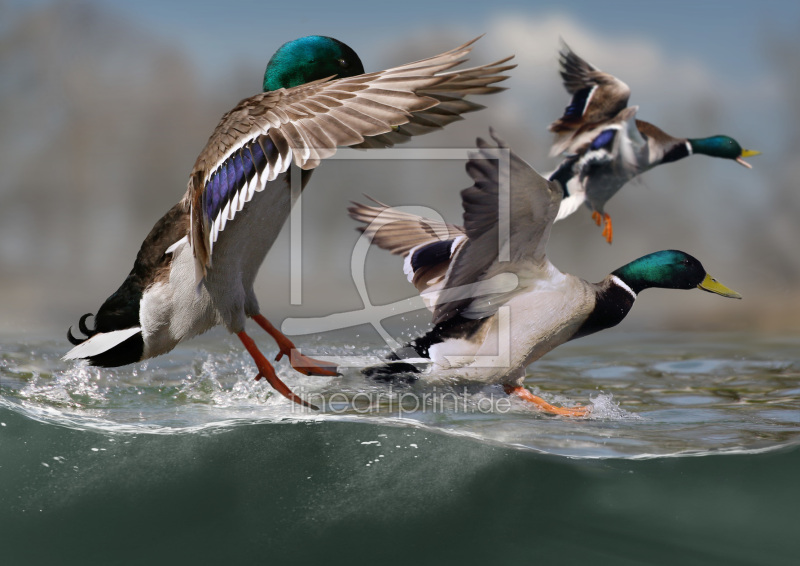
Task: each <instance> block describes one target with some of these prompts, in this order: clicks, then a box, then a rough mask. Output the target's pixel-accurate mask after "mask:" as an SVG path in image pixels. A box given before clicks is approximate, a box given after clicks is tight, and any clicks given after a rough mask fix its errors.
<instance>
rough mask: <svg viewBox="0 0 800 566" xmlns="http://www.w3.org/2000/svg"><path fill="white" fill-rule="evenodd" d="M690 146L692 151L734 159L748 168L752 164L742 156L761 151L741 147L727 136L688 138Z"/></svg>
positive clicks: (756, 153) (750, 167)
mask: <svg viewBox="0 0 800 566" xmlns="http://www.w3.org/2000/svg"><path fill="white" fill-rule="evenodd" d="M689 145H691V146H692V153H702V154H703V155H710V156H712V157H722V158H723V159H734V160H735V161H736V162H737V163H740V164H741V165H744V166H745V167H747V168H748V169H752V168H753V166H752V165H750V164H749V163H748V162H747V161H745V160H744V159H743V158H744V157H752V156H753V155H758V154H760V153H761V152H760V151H756V150H754V149H742V146H741V145H739V142H737V141H736V140H735V139H733V138H732V137H729V136H711V137H710V138H699V139H691V140H689Z"/></svg>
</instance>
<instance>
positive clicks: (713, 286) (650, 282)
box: [612, 250, 742, 299]
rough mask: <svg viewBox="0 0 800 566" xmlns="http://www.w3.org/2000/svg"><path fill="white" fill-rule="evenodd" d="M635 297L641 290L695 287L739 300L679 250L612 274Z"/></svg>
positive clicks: (657, 255)
mask: <svg viewBox="0 0 800 566" xmlns="http://www.w3.org/2000/svg"><path fill="white" fill-rule="evenodd" d="M612 275H616V276H617V277H619V278H620V279H621V280H622V281H624V282H625V284H626V285H628V286H629V287H630V288H631V289H632V290H633V292H634V293H636V294H637V295H638V294H639V293H640V292H641V291H643V290H644V289H649V288H650V287H660V288H662V289H694V288H695V287H697V288H699V289H702V290H704V291H708V292H710V293H716V294H717V295H722V296H723V297H731V298H734V299H741V298H742V296H741V295H740V294H739V293H737V292H736V291H732V290H731V289H728V288H727V287H726V286H725V285H723V284H722V283H719V282H718V281H717V280H716V279H714V278H713V277H711V276H710V275H708V274H707V273H706V270H705V269H704V268H703V265H702V264H701V263H700V262H699V261H698V260H697V259H695V258H693V257H692V256H690V255H689V254H687V253H685V252H682V251H679V250H663V251H660V252H655V253H652V254H649V255H646V256H644V257H640V258H639V259H637V260H634V261H632V262H630V263H629V264H627V265H623V266H622V267H620V268H619V269H617V270H616V271H614V272H613V273H612Z"/></svg>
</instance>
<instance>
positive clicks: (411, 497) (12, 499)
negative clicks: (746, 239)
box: [0, 332, 800, 564]
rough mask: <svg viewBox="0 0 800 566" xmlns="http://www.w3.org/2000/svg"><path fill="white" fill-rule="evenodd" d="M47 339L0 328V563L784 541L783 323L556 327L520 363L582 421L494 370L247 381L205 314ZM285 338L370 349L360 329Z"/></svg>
mask: <svg viewBox="0 0 800 566" xmlns="http://www.w3.org/2000/svg"><path fill="white" fill-rule="evenodd" d="M259 343H260V344H261V345H262V347H263V349H264V351H265V352H268V351H272V350H273V349H274V348H273V347H272V345H271V344H270V343H269V342H268V341H267V340H266V339H263V340H260V341H259ZM356 344H357V345H356ZM66 346H67V344H65V341H64V340H62V339H60V338H47V337H46V338H42V339H29V340H27V341H24V342H17V343H14V342H8V341H7V342H5V343H4V344H3V345H2V346H1V347H0V503H1V505H0V533H3V534H5V535H6V536H5V537H4V538H6V541H5V542H4V549H5V550H4V551H0V553H2V556H4V557H5V558H6V559H8V560H9V562H8V563H10V564H34V563H44V562H50V563H76V564H77V563H87V562H89V563H104V564H105V563H108V564H114V563H119V564H138V563H143V562H148V563H168V562H172V563H174V562H175V561H176V560H177V561H179V562H183V563H188V562H199V563H209V562H210V563H216V562H219V561H223V560H224V561H226V562H231V561H233V562H237V561H239V562H241V561H244V560H248V561H253V560H257V561H260V559H263V560H266V561H270V562H276V563H286V562H288V561H290V560H292V561H295V562H299V563H312V562H319V561H322V560H324V561H326V562H328V563H334V564H345V563H348V564H349V563H353V562H358V561H361V560H363V559H364V556H366V555H368V556H370V557H372V559H374V560H376V561H378V562H379V563H387V564H393V563H397V564H406V563H409V562H415V563H421V564H428V563H430V564H434V563H435V564H441V563H453V561H460V562H463V563H469V564H471V563H477V562H478V561H484V562H485V561H489V560H492V561H494V562H498V563H509V564H511V563H521V561H526V562H528V561H530V560H531V559H532V558H533V557H539V558H541V559H552V560H558V559H560V558H563V556H564V555H569V556H574V555H575V553H581V555H582V556H585V557H586V558H587V560H589V561H590V562H594V563H613V564H641V563H653V564H674V563H681V564H715V563H719V564H768V563H778V562H780V561H784V562H786V561H791V560H793V557H796V554H797V551H798V550H800V549H798V547H797V543H796V542H795V541H796V525H797V524H798V520H800V511H799V510H800V489H798V482H797V470H798V469H800V447H799V446H798V445H800V348H798V346H800V338H798V337H786V336H756V335H748V334H730V333H724V334H686V333H638V334H630V333H620V332H609V333H606V334H605V335H600V336H597V337H592V338H589V339H584V340H580V341H576V342H574V343H571V344H568V345H566V346H564V347H562V348H559V349H558V350H556V351H554V352H552V353H551V354H549V355H548V356H546V357H545V358H544V359H542V360H540V361H539V362H538V363H536V364H534V365H533V366H532V367H531V368H530V369H529V375H528V377H527V379H526V385H527V386H529V387H530V388H531V389H532V390H534V391H535V392H536V393H537V394H539V395H541V396H543V397H545V398H546V399H547V400H549V401H551V402H555V403H563V404H567V405H574V404H583V403H591V404H592V405H593V412H592V416H591V417H590V418H586V419H575V418H563V417H553V416H548V415H544V414H542V413H540V412H538V411H536V410H535V409H533V408H531V407H529V406H527V405H526V404H525V403H523V402H520V401H511V402H509V400H508V398H507V397H506V396H505V395H503V393H502V391H501V390H500V389H499V388H497V387H470V388H467V389H464V388H463V387H461V386H460V385H456V384H454V385H450V386H446V385H445V386H442V385H440V386H437V387H436V388H433V387H430V386H425V385H424V384H421V383H419V382H418V383H415V384H411V385H402V384H396V385H392V386H388V385H386V384H380V383H374V382H370V381H368V380H366V379H365V378H364V377H363V376H362V375H361V374H360V373H359V371H358V370H357V369H355V368H349V369H345V370H344V371H343V373H344V375H342V376H340V377H334V378H318V377H303V376H299V375H296V374H294V372H290V371H288V370H287V369H286V362H285V361H284V362H281V363H279V364H277V365H278V367H279V375H280V376H281V377H282V378H284V379H285V380H286V382H287V383H288V384H289V385H290V386H291V387H293V388H294V389H295V390H296V391H298V392H299V393H301V394H302V395H304V396H306V397H307V398H313V399H314V400H315V401H320V400H321V401H322V402H323V403H324V404H322V410H321V411H306V410H301V409H300V408H299V407H297V406H296V405H293V404H292V403H290V402H288V401H287V400H286V399H284V398H282V397H280V396H278V395H276V394H274V392H272V390H271V389H270V388H269V386H268V385H266V384H264V383H261V382H259V383H256V382H254V381H253V379H252V378H253V376H254V375H255V369H254V367H253V365H252V362H251V360H250V359H249V357H248V355H247V354H246V353H245V352H244V351H243V349H242V348H241V346H240V345H239V344H238V342H237V341H236V339H235V338H231V337H230V336H228V335H226V334H225V333H223V332H212V333H210V334H208V335H206V336H204V337H201V338H199V339H197V340H194V341H191V342H189V343H187V344H185V345H182V346H181V347H180V348H178V349H177V350H176V351H175V352H173V353H172V354H170V355H168V356H163V357H161V358H157V359H155V360H150V361H148V362H146V363H142V364H137V365H135V366H130V367H127V368H119V369H115V370H108V369H97V368H90V367H88V366H84V365H82V364H73V363H66V362H62V361H61V360H60V356H61V355H62V354H63V352H64V350H65V349H66ZM302 346H304V348H305V349H306V350H305V351H307V352H308V353H310V354H312V355H314V354H316V355H332V356H350V355H357V356H362V357H364V358H368V357H370V356H376V355H380V354H382V353H383V350H382V349H381V348H380V347H379V345H377V344H366V345H365V344H364V343H363V338H359V339H358V340H356V339H355V338H353V339H352V340H351V339H340V341H339V342H338V343H337V342H333V343H332V341H330V340H328V339H327V338H326V339H324V340H318V341H317V340H315V341H308V342H306V343H302ZM426 396H427V397H426ZM422 399H427V400H428V402H427V403H425V402H420V401H421V400H422ZM676 561H677V562H676ZM3 562H4V563H5V562H6V561H5V560H3Z"/></svg>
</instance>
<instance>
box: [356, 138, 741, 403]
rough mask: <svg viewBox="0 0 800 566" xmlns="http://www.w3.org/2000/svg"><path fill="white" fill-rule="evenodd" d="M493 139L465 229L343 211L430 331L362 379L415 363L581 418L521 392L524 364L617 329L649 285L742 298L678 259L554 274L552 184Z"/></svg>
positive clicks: (371, 209)
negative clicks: (415, 300) (392, 270)
mask: <svg viewBox="0 0 800 566" xmlns="http://www.w3.org/2000/svg"><path fill="white" fill-rule="evenodd" d="M492 137H493V138H494V140H495V142H496V143H497V146H498V147H490V145H489V144H488V143H487V142H486V141H484V140H483V139H481V138H478V140H477V147H478V151H477V152H476V153H474V154H472V155H471V156H470V159H469V161H468V162H467V165H466V169H467V173H468V174H469V176H470V177H471V178H472V181H473V185H472V186H471V187H469V188H467V189H465V190H464V191H462V193H461V198H462V203H463V207H464V226H463V227H461V226H456V225H453V224H447V223H444V222H442V221H434V220H429V219H426V218H422V217H419V216H415V215H413V214H409V213H407V212H402V211H398V210H394V209H392V208H391V207H388V206H387V205H384V204H382V203H379V202H377V201H375V205H365V204H360V203H353V205H352V206H351V207H350V208H349V213H350V216H351V217H352V218H353V219H355V220H357V221H358V222H361V223H363V224H364V225H363V226H360V227H359V229H360V230H361V231H362V232H364V234H365V236H366V237H367V238H369V239H371V240H370V241H371V243H372V244H374V245H376V246H378V247H381V248H383V249H386V250H389V251H390V252H392V253H394V254H398V255H402V256H404V258H405V259H404V271H405V273H406V275H407V277H408V279H409V281H411V282H412V283H413V284H414V285H415V286H416V288H417V290H418V291H419V292H420V294H421V295H422V297H423V298H424V299H425V302H426V304H427V305H428V306H429V308H430V310H431V311H432V312H433V324H434V328H433V329H432V330H430V331H429V332H428V333H427V334H425V335H424V336H421V337H419V338H417V339H415V340H414V341H412V342H411V343H409V344H408V345H407V346H405V347H404V348H402V349H401V350H399V351H397V352H395V355H394V356H392V359H393V360H395V361H389V362H387V364H385V365H382V366H375V367H373V368H367V369H366V370H365V373H367V374H368V375H371V376H374V377H377V378H381V379H385V378H387V376H391V375H392V374H395V373H399V374H402V375H405V376H407V375H408V374H409V373H410V374H415V373H421V372H420V369H419V367H418V366H417V365H415V364H417V363H418V362H413V363H412V362H411V361H410V360H411V359H417V360H418V359H419V358H422V359H423V360H426V361H427V363H428V369H427V372H426V373H424V374H421V375H422V377H423V378H424V379H426V380H429V381H435V380H448V381H452V380H459V381H475V382H481V383H485V384H495V383H496V384H502V385H503V387H504V389H505V391H506V392H507V393H509V394H515V395H518V396H520V397H522V398H523V399H525V400H527V401H530V402H532V403H534V404H536V405H537V406H539V407H541V408H542V409H543V410H545V411H547V412H550V413H555V414H562V415H573V416H581V415H585V414H587V412H588V409H587V408H586V407H573V408H569V407H555V406H553V405H551V404H549V403H547V402H545V401H544V400H543V399H541V398H539V397H536V396H535V395H533V394H532V393H530V392H529V391H528V390H526V389H524V388H523V387H522V381H523V379H524V376H525V370H526V368H527V367H528V365H530V364H531V363H532V362H534V361H536V360H538V359H539V358H541V357H542V356H543V355H545V354H546V353H547V352H549V351H550V350H552V349H553V348H555V347H557V346H559V345H561V344H563V343H564V342H567V341H568V340H573V339H575V338H580V337H582V336H586V335H589V334H593V333H595V332H598V331H600V330H604V329H606V328H610V327H612V326H615V325H617V324H619V323H620V322H621V321H622V319H624V318H625V316H626V315H627V314H628V311H629V310H630V309H631V307H632V306H633V303H634V301H635V300H636V298H637V297H638V295H639V294H640V293H641V292H642V291H644V290H645V289H649V288H651V287H659V288H664V289H695V288H699V289H703V290H705V291H709V292H711V293H716V294H718V295H722V296H724V297H733V298H741V297H740V295H739V294H737V293H736V292H734V291H732V290H730V289H728V288H727V287H725V286H724V285H722V284H721V283H719V282H718V281H716V280H715V279H713V278H712V277H711V276H710V275H708V274H707V273H706V271H705V269H704V268H703V266H702V264H701V263H700V262H699V261H698V260H697V259H695V258H694V257H692V256H690V255H689V254H687V253H685V252H682V251H678V250H663V251H659V252H655V253H652V254H649V255H646V256H644V257H640V258H639V259H637V260H634V261H632V262H631V263H628V264H627V265H624V266H622V267H620V268H619V269H616V270H614V271H613V272H611V273H610V274H609V275H608V276H607V277H606V278H605V279H603V280H602V281H600V282H599V283H589V282H587V281H584V280H583V279H580V278H578V277H576V276H574V275H569V274H567V273H562V272H561V271H559V270H558V269H557V268H556V267H555V266H554V265H553V264H551V263H550V261H549V260H548V259H547V256H546V255H545V246H546V244H547V241H548V238H549V236H550V230H551V228H552V226H553V222H554V221H555V218H556V214H557V213H558V209H559V205H560V204H561V199H562V190H561V186H560V185H559V184H558V183H556V182H554V181H548V180H547V179H545V178H544V177H542V176H540V175H539V174H538V173H537V172H536V171H535V170H534V169H533V168H532V167H531V166H530V165H528V164H527V163H526V162H525V161H523V160H522V159H520V158H519V157H518V156H517V155H515V154H514V153H513V152H511V151H510V150H508V149H506V148H507V146H506V145H505V144H504V143H503V142H502V140H500V139H499V138H498V137H497V136H496V135H495V134H494V132H492ZM498 203H504V204H503V207H502V208H501V207H500V206H499V204H498ZM404 360H409V361H404ZM421 363H425V362H421ZM412 377H413V375H412Z"/></svg>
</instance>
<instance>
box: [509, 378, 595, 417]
mask: <svg viewBox="0 0 800 566" xmlns="http://www.w3.org/2000/svg"><path fill="white" fill-rule="evenodd" d="M503 389H504V390H505V392H506V393H508V394H509V395H512V394H513V395H517V396H518V397H519V398H520V399H522V400H524V401H528V402H530V403H533V404H534V405H536V406H537V407H539V408H540V409H542V410H543V411H546V412H548V413H552V414H554V415H563V416H566V417H585V416H587V415H588V414H589V413H591V412H592V408H591V407H590V406H583V407H564V408H562V407H555V406H553V405H551V404H550V403H548V402H547V401H545V400H544V399H542V398H541V397H537V396H536V395H534V394H533V393H531V392H530V391H528V390H527V389H525V388H524V387H520V386H516V387H515V386H513V385H505V386H504V387H503Z"/></svg>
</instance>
